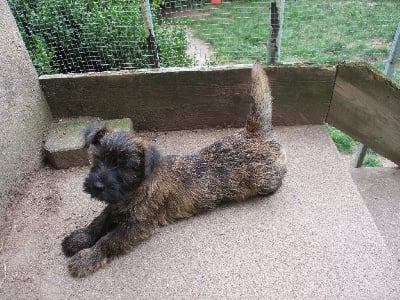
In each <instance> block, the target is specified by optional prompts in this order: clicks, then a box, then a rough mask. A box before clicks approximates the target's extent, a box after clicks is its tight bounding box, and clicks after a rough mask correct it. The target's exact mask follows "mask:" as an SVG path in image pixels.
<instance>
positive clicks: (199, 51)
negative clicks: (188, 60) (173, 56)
mask: <svg viewBox="0 0 400 300" xmlns="http://www.w3.org/2000/svg"><path fill="white" fill-rule="evenodd" d="M186 37H187V40H188V43H189V47H188V50H187V54H188V55H189V56H190V57H192V58H193V59H194V64H195V65H197V66H204V65H206V64H207V62H208V61H210V60H211V59H212V57H213V50H212V47H211V45H210V44H208V43H206V42H204V41H203V40H201V39H199V38H197V37H195V36H194V35H193V33H192V32H191V31H190V30H188V31H187V33H186Z"/></svg>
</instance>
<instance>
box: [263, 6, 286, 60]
mask: <svg viewBox="0 0 400 300" xmlns="http://www.w3.org/2000/svg"><path fill="white" fill-rule="evenodd" d="M278 2H280V5H278V3H277V1H276V0H271V10H270V27H269V37H268V53H267V63H268V64H277V63H279V60H280V50H281V39H282V27H283V18H284V11H285V0H281V1H278Z"/></svg>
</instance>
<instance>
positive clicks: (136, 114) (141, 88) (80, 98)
mask: <svg viewBox="0 0 400 300" xmlns="http://www.w3.org/2000/svg"><path fill="white" fill-rule="evenodd" d="M250 70H251V65H235V66H218V67H194V68H173V69H171V68H168V69H160V70H136V71H129V72H126V71H124V72H104V73H93V74H84V75H81V74H74V75H47V76H41V77H40V84H41V87H42V90H43V92H44V95H45V97H46V99H47V102H48V104H49V106H50V109H51V111H52V114H53V116H54V117H55V118H68V117H78V116H91V117H100V118H103V119H113V118H124V117H128V118H131V119H132V121H133V124H134V128H137V129H143V130H174V129H193V128H206V127H226V126H232V127H241V126H243V124H244V123H245V120H246V116H247V113H248V111H249V103H250V99H249V91H250ZM266 70H267V72H268V74H269V76H270V81H271V86H272V93H273V96H274V97H275V102H274V106H273V109H274V113H273V115H274V120H273V122H274V124H275V125H305V124H322V123H323V121H324V119H325V117H326V114H327V111H328V108H329V103H330V99H331V95H332V90H333V85H334V80H335V68H334V67H321V66H296V65H293V66H279V67H268V68H266Z"/></svg>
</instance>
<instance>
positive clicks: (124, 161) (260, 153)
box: [62, 62, 286, 277]
mask: <svg viewBox="0 0 400 300" xmlns="http://www.w3.org/2000/svg"><path fill="white" fill-rule="evenodd" d="M251 96H252V100H253V103H252V108H251V111H250V116H249V117H248V120H247V124H246V127H245V128H244V129H242V130H240V131H238V132H236V133H235V134H233V135H231V136H227V137H225V138H223V139H221V140H219V141H217V142H215V143H213V144H212V145H210V146H208V147H206V148H204V149H202V150H200V151H198V152H197V153H194V154H192V155H188V156H166V157H162V156H160V154H159V153H158V151H157V150H156V149H155V148H154V147H152V146H149V145H147V144H146V143H145V142H144V141H142V140H140V139H138V138H136V137H135V136H134V134H133V133H126V132H114V131H111V130H109V129H107V128H101V129H96V128H90V129H88V130H87V131H86V133H85V141H86V144H87V145H88V146H90V147H89V150H90V151H89V153H90V157H91V158H90V161H91V170H90V173H89V175H88V176H87V178H86V180H85V182H84V190H85V192H87V193H89V194H90V195H91V196H92V197H94V198H96V199H98V200H100V201H104V202H105V203H107V207H106V208H105V209H104V211H103V212H102V213H101V214H100V215H99V216H98V217H97V218H95V219H94V221H93V222H92V223H91V224H90V225H89V226H87V227H86V228H83V229H80V230H77V231H74V232H72V233H71V234H70V235H69V236H67V237H66V238H65V239H64V240H63V242H62V248H63V251H64V253H65V255H66V256H72V257H71V259H70V260H69V263H68V268H69V271H70V272H71V274H72V276H77V277H82V276H86V275H88V274H90V273H92V272H94V271H96V270H97V269H99V268H100V267H102V266H104V265H105V264H106V263H107V262H108V261H109V260H110V259H112V258H113V257H115V256H117V255H120V254H123V253H125V252H126V251H127V250H128V249H129V248H131V247H132V246H134V245H135V244H137V243H138V242H140V241H143V240H144V239H146V238H148V237H149V236H150V235H151V234H152V233H153V232H154V230H155V229H156V228H157V227H158V226H160V225H165V224H168V223H170V222H173V221H175V220H177V219H181V218H187V217H190V216H192V215H194V214H196V213H198V212H201V211H204V210H208V209H210V208H213V207H214V206H216V205H217V204H218V203H220V202H222V201H237V200H244V199H247V198H250V197H253V196H256V195H268V194H270V193H272V192H274V191H276V190H277V189H278V187H279V186H280V185H281V182H282V178H283V176H284V174H285V172H286V156H285V152H284V151H283V149H282V147H281V145H280V144H279V143H278V142H277V141H275V140H274V138H273V135H272V131H271V105H272V98H271V93H270V88H269V83H268V78H267V76H266V74H265V72H264V70H263V69H262V67H261V65H260V63H259V62H257V63H256V64H255V65H254V67H253V70H252V94H251Z"/></svg>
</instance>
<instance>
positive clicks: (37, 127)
mask: <svg viewBox="0 0 400 300" xmlns="http://www.w3.org/2000/svg"><path fill="white" fill-rule="evenodd" d="M0 32H1V34H0V163H1V169H0V230H1V229H2V227H3V226H4V215H5V208H6V206H7V205H8V201H7V198H8V197H7V193H8V192H10V191H11V190H13V189H15V188H18V189H20V188H23V187H17V184H18V182H20V180H21V179H22V178H23V176H24V175H26V174H29V173H30V172H32V171H33V170H35V169H36V168H38V167H39V166H40V163H41V148H42V140H43V132H44V130H45V127H46V126H47V124H48V121H49V120H50V117H51V115H50V112H49V109H48V106H47V104H46V102H45V101H44V98H43V96H42V93H41V90H40V87H39V81H38V76H37V74H36V71H35V69H34V67H33V65H32V62H31V60H30V58H29V56H28V52H27V50H26V48H25V45H24V43H23V41H22V38H21V36H20V34H19V32H18V28H17V25H16V23H15V20H14V18H13V16H12V14H11V11H10V9H9V7H8V4H7V1H6V0H0Z"/></svg>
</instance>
